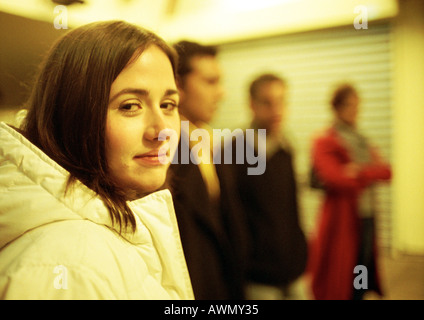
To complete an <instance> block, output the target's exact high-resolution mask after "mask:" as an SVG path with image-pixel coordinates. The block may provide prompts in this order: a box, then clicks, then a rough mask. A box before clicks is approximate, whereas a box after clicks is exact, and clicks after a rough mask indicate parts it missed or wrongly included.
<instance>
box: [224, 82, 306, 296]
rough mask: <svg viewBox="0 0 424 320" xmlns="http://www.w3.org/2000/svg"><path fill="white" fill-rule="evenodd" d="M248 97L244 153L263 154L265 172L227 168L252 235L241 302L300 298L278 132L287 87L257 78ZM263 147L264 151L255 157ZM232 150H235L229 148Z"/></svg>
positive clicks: (298, 252)
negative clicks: (252, 134) (250, 118)
mask: <svg viewBox="0 0 424 320" xmlns="http://www.w3.org/2000/svg"><path fill="white" fill-rule="evenodd" d="M249 93H250V108H251V111H252V113H253V121H252V123H251V126H250V128H251V129H254V130H255V131H254V132H255V133H256V135H255V138H254V139H253V141H252V139H249V135H247V134H246V133H245V135H244V136H245V139H247V141H246V148H253V149H254V150H255V152H256V153H257V154H258V155H259V156H261V155H262V156H265V155H266V170H265V172H264V173H263V174H260V175H249V174H248V173H247V166H248V164H246V163H247V161H244V162H245V164H244V165H240V164H236V165H234V166H233V168H234V170H235V176H236V177H237V190H238V192H239V195H240V198H241V200H242V202H243V210H244V212H245V213H246V216H247V220H248V224H249V228H250V232H251V235H252V255H251V258H250V260H249V268H248V281H249V285H248V290H247V298H248V299H257V300H280V299H305V298H306V296H305V294H304V290H303V289H302V286H299V285H298V283H299V281H297V280H299V279H300V276H301V275H302V274H303V272H304V270H305V267H306V260H307V244H306V238H305V235H304V233H303V230H302V228H301V226H300V223H299V217H298V202H297V191H296V190H297V189H296V180H295V171H294V169H293V154H292V149H291V147H290V144H289V143H288V141H287V139H286V137H285V136H284V135H283V133H282V129H281V127H282V123H283V120H284V117H285V113H286V95H287V85H286V82H285V80H284V79H282V78H281V77H279V76H277V75H274V74H263V75H261V76H259V77H257V78H256V79H255V80H253V82H252V83H251V85H250V89H249ZM258 129H266V136H261V135H259V134H258V132H259V131H258ZM234 143H235V142H234ZM264 147H266V152H262V153H261V152H258V148H264ZM232 150H236V148H235V146H234V145H233V147H232ZM246 153H247V151H246ZM233 159H234V156H233Z"/></svg>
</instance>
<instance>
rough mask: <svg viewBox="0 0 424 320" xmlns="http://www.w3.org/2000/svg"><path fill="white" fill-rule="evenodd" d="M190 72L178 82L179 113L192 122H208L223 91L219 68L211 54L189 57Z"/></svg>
mask: <svg viewBox="0 0 424 320" xmlns="http://www.w3.org/2000/svg"><path fill="white" fill-rule="evenodd" d="M191 66H192V72H190V73H189V74H188V75H186V76H185V78H184V79H183V80H182V83H181V84H180V88H179V92H180V98H181V99H180V107H179V108H180V113H181V114H182V115H184V116H185V117H186V118H187V119H188V120H190V121H191V122H193V123H194V124H196V123H198V122H205V123H209V122H210V121H211V120H212V118H213V116H214V114H215V111H216V110H217V108H218V103H219V102H220V101H221V99H222V97H223V94H224V91H223V88H222V86H221V82H220V81H221V70H220V67H219V64H218V61H217V59H216V58H215V57H213V56H198V57H193V58H192V59H191Z"/></svg>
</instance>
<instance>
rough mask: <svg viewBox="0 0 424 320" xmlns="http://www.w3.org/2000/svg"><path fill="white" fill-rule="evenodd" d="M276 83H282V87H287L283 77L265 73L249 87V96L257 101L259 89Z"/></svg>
mask: <svg viewBox="0 0 424 320" xmlns="http://www.w3.org/2000/svg"><path fill="white" fill-rule="evenodd" d="M274 81H278V82H280V83H281V84H282V85H284V86H286V85H287V83H286V80H285V79H284V78H282V77H281V76H278V75H276V74H274V73H264V74H262V75H260V76H258V77H256V78H255V79H254V80H253V81H252V82H251V84H250V87H249V94H250V98H252V99H255V98H256V97H257V94H258V91H259V88H260V87H261V86H262V85H264V84H266V83H269V82H274Z"/></svg>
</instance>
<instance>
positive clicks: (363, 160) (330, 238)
mask: <svg viewBox="0 0 424 320" xmlns="http://www.w3.org/2000/svg"><path fill="white" fill-rule="evenodd" d="M331 105H332V110H333V112H334V116H335V117H334V118H335V119H334V123H333V124H332V125H331V126H330V128H329V129H327V130H326V131H325V132H324V134H322V135H321V136H319V137H317V138H316V139H315V140H314V143H313V148H312V162H313V167H314V170H315V172H316V176H317V177H318V179H319V180H320V182H321V183H320V184H321V185H322V187H323V188H324V190H325V196H324V201H323V205H322V207H321V212H320V216H319V218H318V224H317V229H316V233H315V234H314V235H313V236H312V238H311V246H310V251H309V258H310V260H309V266H308V270H309V273H310V275H311V278H312V291H313V294H314V298H315V299H318V300H322V299H330V300H342V299H343V300H345V299H362V298H363V295H364V293H365V292H366V291H367V290H374V291H376V292H377V293H382V291H381V286H380V281H379V274H378V271H379V270H378V266H377V261H376V257H377V249H378V246H377V244H376V237H375V215H376V208H375V203H376V202H375V201H376V199H375V190H374V189H375V188H374V187H375V184H376V183H378V182H379V181H383V180H386V181H387V180H389V179H390V177H391V169H390V166H389V165H388V164H387V163H385V162H384V161H383V160H382V159H381V158H380V157H379V156H378V152H377V151H376V148H375V147H372V146H371V145H370V143H369V142H368V139H366V137H364V136H363V135H362V134H361V133H360V132H359V131H358V129H357V119H358V112H359V105H360V100H359V95H358V92H357V90H356V89H355V87H353V86H352V85H350V84H344V85H341V86H339V87H338V88H337V89H336V90H335V91H334V94H333V96H332V100H331ZM356 266H361V267H359V268H360V269H357V268H356ZM363 267H365V268H366V271H365V270H364V269H363ZM355 273H356V274H359V275H358V276H359V277H360V281H359V280H358V283H357V284H356V285H355V284H354V280H355V279H354V278H355V276H356V275H355Z"/></svg>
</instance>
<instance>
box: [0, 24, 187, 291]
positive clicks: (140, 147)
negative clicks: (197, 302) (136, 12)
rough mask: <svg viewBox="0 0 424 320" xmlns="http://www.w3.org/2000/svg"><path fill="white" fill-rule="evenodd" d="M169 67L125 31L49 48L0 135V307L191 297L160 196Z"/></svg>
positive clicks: (151, 41)
mask: <svg viewBox="0 0 424 320" xmlns="http://www.w3.org/2000/svg"><path fill="white" fill-rule="evenodd" d="M175 68H176V56H175V55H174V51H173V49H171V48H170V47H169V46H168V45H167V44H166V43H165V42H164V41H163V40H162V39H161V38H159V37H158V36H156V35H155V34H153V33H151V32H149V31H146V30H144V29H142V28H138V27H136V26H134V25H131V24H128V23H125V22H122V21H110V22H97V23H92V24H89V25H86V26H83V27H79V28H76V29H74V30H72V31H70V32H68V33H67V34H66V35H65V36H64V37H62V38H61V39H60V40H59V41H58V42H57V43H56V44H55V45H54V46H53V47H52V49H51V51H50V52H49V54H48V56H47V59H46V60H45V62H44V64H43V67H42V69H41V72H40V75H39V78H38V79H37V81H36V84H35V86H34V89H33V92H32V95H31V97H30V100H29V104H28V109H29V110H28V115H27V117H26V119H25V120H24V123H23V125H22V127H21V128H20V129H15V128H12V127H10V126H8V125H6V124H4V123H2V124H1V125H0V149H1V150H0V188H1V191H0V248H1V249H0V298H2V299H192V298H193V292H192V287H191V283H190V278H189V274H188V271H187V267H186V262H185V259H184V254H183V251H182V247H181V242H180V237H179V231H178V227H177V222H176V218H175V213H174V209H173V204H172V198H171V195H170V193H169V191H168V190H167V189H164V188H161V187H162V186H163V185H164V183H165V177H166V173H167V170H168V166H169V164H165V163H167V161H163V160H164V159H165V158H166V157H172V153H173V152H174V151H175V150H172V147H173V146H172V145H171V144H170V142H169V140H165V141H162V139H159V133H160V132H161V131H163V130H172V131H173V132H179V129H180V119H179V115H178V111H177V106H178V103H179V96H178V93H177V88H176V85H175ZM162 150H168V153H166V152H163V151H162ZM158 190H159V191H158Z"/></svg>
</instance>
